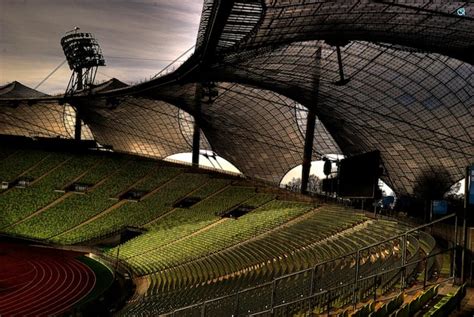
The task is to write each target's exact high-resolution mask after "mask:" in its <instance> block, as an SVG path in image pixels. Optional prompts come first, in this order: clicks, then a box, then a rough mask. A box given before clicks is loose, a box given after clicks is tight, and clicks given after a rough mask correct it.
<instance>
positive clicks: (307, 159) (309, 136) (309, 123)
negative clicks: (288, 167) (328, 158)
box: [301, 49, 321, 194]
mask: <svg viewBox="0 0 474 317" xmlns="http://www.w3.org/2000/svg"><path fill="white" fill-rule="evenodd" d="M315 61H316V65H317V68H316V71H315V73H314V76H313V96H312V99H313V105H312V106H311V107H310V108H309V109H308V116H307V117H306V131H305V139H304V149H303V162H302V169H301V193H302V194H307V193H308V183H309V174H310V171H311V160H312V158H313V142H314V128H315V126H316V112H315V111H314V107H315V106H316V105H317V102H318V95H319V78H320V76H321V72H320V64H321V49H318V50H317V51H316V54H315Z"/></svg>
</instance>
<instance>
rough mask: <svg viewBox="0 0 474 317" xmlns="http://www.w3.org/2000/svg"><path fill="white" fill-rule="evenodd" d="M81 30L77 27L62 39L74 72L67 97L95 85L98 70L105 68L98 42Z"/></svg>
mask: <svg viewBox="0 0 474 317" xmlns="http://www.w3.org/2000/svg"><path fill="white" fill-rule="evenodd" d="M79 30H80V29H79V28H78V27H75V28H74V29H73V30H72V31H69V32H67V33H66V35H65V36H64V37H63V38H62V39H61V46H62V47H63V51H64V55H66V59H67V62H68V64H69V68H70V69H71V70H72V75H71V79H70V80H69V84H68V86H67V89H66V95H72V94H74V93H75V92H77V91H80V90H83V89H86V88H88V87H90V86H91V85H92V84H93V83H94V80H95V75H96V74H97V68H98V67H99V66H105V60H104V56H103V55H102V51H101V49H100V46H99V43H97V40H96V39H95V38H94V36H93V35H92V34H91V33H82V32H78V31H79Z"/></svg>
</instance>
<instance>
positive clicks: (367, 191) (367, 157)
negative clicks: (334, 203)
mask: <svg viewBox="0 0 474 317" xmlns="http://www.w3.org/2000/svg"><path fill="white" fill-rule="evenodd" d="M379 166H380V152H379V151H374V152H369V153H364V154H361V155H357V156H353V157H349V158H346V159H344V160H342V161H341V164H340V168H339V178H340V181H339V196H342V197H354V198H355V197H357V198H373V197H374V192H375V188H376V187H375V186H377V182H378V177H379V175H378V174H379Z"/></svg>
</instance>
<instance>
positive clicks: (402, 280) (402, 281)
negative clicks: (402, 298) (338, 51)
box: [400, 233, 408, 290]
mask: <svg viewBox="0 0 474 317" xmlns="http://www.w3.org/2000/svg"><path fill="white" fill-rule="evenodd" d="M402 241H403V242H402V248H403V249H402V271H401V272H400V273H401V275H400V290H403V289H404V288H405V279H406V270H407V268H406V267H405V265H406V257H407V244H408V242H407V234H406V233H405V234H404V235H403V238H402Z"/></svg>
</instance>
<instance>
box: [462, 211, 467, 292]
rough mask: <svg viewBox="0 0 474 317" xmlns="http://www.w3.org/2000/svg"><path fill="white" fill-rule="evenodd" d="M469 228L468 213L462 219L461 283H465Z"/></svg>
mask: <svg viewBox="0 0 474 317" xmlns="http://www.w3.org/2000/svg"><path fill="white" fill-rule="evenodd" d="M466 232H467V228H466V215H464V219H463V221H462V249H461V284H462V283H464V278H465V276H464V271H465V270H464V259H465V257H466V247H467V245H466V243H467V242H466V237H467V234H466Z"/></svg>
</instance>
